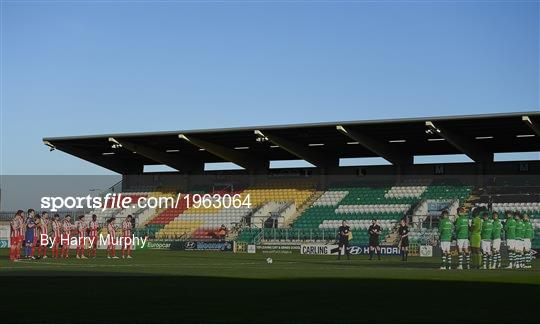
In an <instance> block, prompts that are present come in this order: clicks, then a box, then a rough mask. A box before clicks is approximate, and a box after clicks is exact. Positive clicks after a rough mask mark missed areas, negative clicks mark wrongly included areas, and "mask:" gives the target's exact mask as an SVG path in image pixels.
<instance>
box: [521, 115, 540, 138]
mask: <svg viewBox="0 0 540 325" xmlns="http://www.w3.org/2000/svg"><path fill="white" fill-rule="evenodd" d="M521 120H522V121H523V122H525V124H527V126H528V127H529V128H530V129H531V130H532V131H533V132H534V133H536V135H537V136H539V137H540V126H538V125H537V124H535V123H534V122H533V121H532V120H531V118H530V117H529V116H526V115H525V116H522V117H521Z"/></svg>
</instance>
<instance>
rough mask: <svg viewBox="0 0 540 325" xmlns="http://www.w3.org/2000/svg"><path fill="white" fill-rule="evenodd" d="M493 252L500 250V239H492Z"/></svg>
mask: <svg viewBox="0 0 540 325" xmlns="http://www.w3.org/2000/svg"><path fill="white" fill-rule="evenodd" d="M492 246H493V250H494V251H496V252H498V251H500V250H501V239H500V238H495V239H493V244H492Z"/></svg>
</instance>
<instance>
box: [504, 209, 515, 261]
mask: <svg viewBox="0 0 540 325" xmlns="http://www.w3.org/2000/svg"><path fill="white" fill-rule="evenodd" d="M504 233H505V237H506V246H508V266H507V267H506V268H507V269H511V268H513V267H514V264H515V262H516V253H515V250H516V220H514V215H513V214H512V212H511V211H507V212H506V223H505V224H504Z"/></svg>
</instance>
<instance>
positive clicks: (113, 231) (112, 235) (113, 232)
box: [107, 222, 116, 237]
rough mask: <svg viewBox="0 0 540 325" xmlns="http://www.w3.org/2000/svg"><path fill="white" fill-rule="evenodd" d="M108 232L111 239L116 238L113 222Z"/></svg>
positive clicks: (108, 226) (108, 227) (109, 225)
mask: <svg viewBox="0 0 540 325" xmlns="http://www.w3.org/2000/svg"><path fill="white" fill-rule="evenodd" d="M107 232H108V233H109V235H111V237H116V227H115V226H114V224H113V223H112V222H111V223H109V224H108V225H107Z"/></svg>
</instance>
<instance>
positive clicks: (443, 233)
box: [439, 218, 453, 241]
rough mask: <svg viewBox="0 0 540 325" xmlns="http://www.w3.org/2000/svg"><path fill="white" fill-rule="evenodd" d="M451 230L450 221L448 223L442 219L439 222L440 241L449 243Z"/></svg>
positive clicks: (447, 220)
mask: <svg viewBox="0 0 540 325" xmlns="http://www.w3.org/2000/svg"><path fill="white" fill-rule="evenodd" d="M452 230H453V225H452V221H450V220H449V219H448V218H444V219H441V220H440V221H439V235H440V239H441V241H451V240H452Z"/></svg>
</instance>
